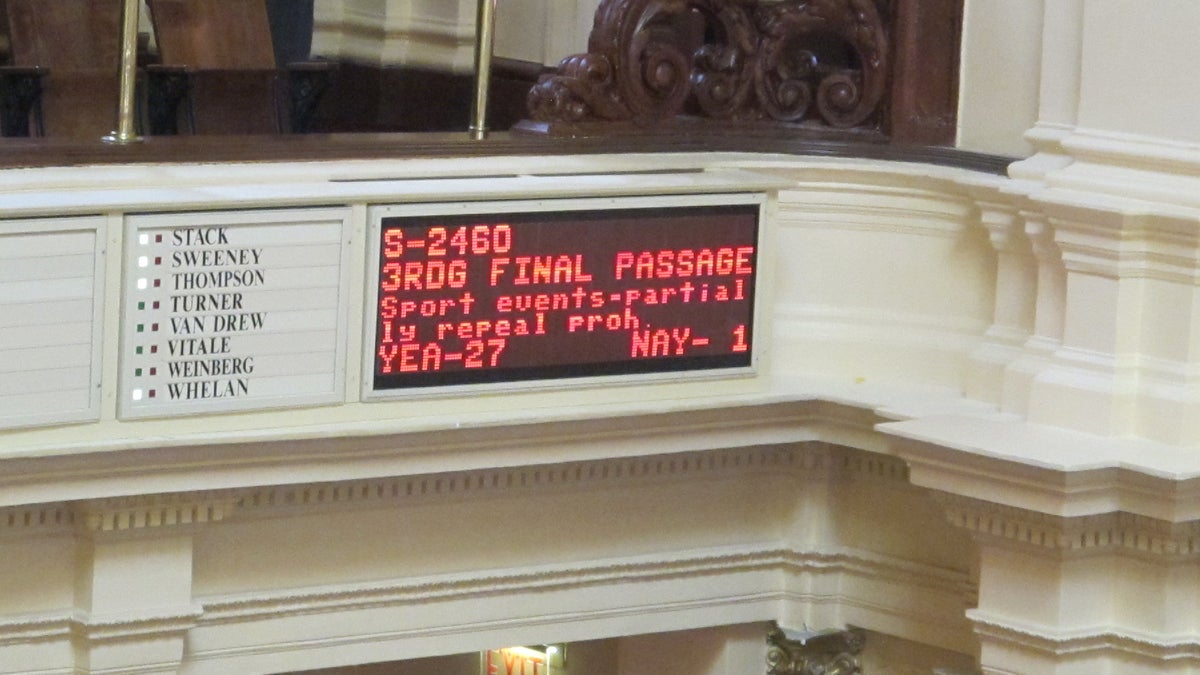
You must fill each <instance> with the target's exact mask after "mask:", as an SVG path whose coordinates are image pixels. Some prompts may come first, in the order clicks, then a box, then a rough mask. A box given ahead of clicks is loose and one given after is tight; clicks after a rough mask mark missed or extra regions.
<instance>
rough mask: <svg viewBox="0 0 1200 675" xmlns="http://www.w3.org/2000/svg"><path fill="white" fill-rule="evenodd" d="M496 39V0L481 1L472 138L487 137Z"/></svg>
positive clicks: (476, 29)
mask: <svg viewBox="0 0 1200 675" xmlns="http://www.w3.org/2000/svg"><path fill="white" fill-rule="evenodd" d="M495 38H496V0H479V13H478V15H477V16H476V19H475V101H474V103H473V105H472V107H471V137H472V138H474V139H475V140H482V139H483V138H485V137H487V107H488V88H489V87H490V85H491V80H492V50H493V47H492V45H493V43H494V42H495Z"/></svg>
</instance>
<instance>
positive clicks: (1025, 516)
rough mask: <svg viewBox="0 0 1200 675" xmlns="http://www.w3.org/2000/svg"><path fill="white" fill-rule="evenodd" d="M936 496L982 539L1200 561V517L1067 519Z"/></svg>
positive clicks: (955, 520) (954, 520)
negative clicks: (1189, 519) (1182, 519)
mask: <svg viewBox="0 0 1200 675" xmlns="http://www.w3.org/2000/svg"><path fill="white" fill-rule="evenodd" d="M934 498H935V499H936V500H937V501H938V502H939V503H940V504H941V505H942V508H943V509H944V510H945V513H946V517H947V520H949V522H950V523H951V524H953V525H955V526H956V527H960V528H962V529H964V530H967V531H968V532H970V533H971V535H972V536H974V537H975V538H976V539H983V540H989V541H994V542H1001V543H1008V544H1012V545H1016V546H1021V547H1028V548H1033V549H1041V550H1043V551H1047V552H1054V553H1059V554H1064V555H1084V554H1106V553H1121V554H1127V555H1134V556H1139V557H1143V558H1151V559H1165V560H1168V561H1177V562H1194V561H1197V560H1200V521H1192V522H1188V523H1169V522H1165V521H1163V520H1159V519H1156V518H1149V517H1146V516H1140V515H1136V514H1131V513H1121V512H1112V513H1103V514H1097V515H1090V516H1079V517H1062V516H1056V515H1051V514H1046V513H1038V512H1035V511H1030V510H1026V509H1021V508H1015V507H1012V506H1002V505H999V504H995V503H992V502H986V501H983V500H979V499H973V498H970V497H963V496H959V495H949V494H946V493H934Z"/></svg>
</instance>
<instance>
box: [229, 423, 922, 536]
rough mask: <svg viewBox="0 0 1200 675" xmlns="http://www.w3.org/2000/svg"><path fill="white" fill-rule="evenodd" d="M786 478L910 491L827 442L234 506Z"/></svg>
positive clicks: (308, 488)
mask: <svg viewBox="0 0 1200 675" xmlns="http://www.w3.org/2000/svg"><path fill="white" fill-rule="evenodd" d="M780 473H786V474H788V475H790V476H792V477H793V479H795V480H798V481H805V480H830V479H836V480H870V481H877V482H881V483H892V484H903V485H907V484H908V471H907V467H906V466H905V464H904V463H903V462H900V461H899V460H896V459H895V458H891V457H886V456H882V455H876V454H873V453H868V452H862V451H856V450H852V449H850V448H845V447H841V446H834V445H831V444H829V443H824V442H807V443H790V444H782V445H762V446H753V447H745V448H728V449H721V450H708V451H700V452H688V453H672V454H665V455H652V456H639V457H625V458H608V459H600V460H591V461H583V462H567V463H557V464H539V465H529V466H516V467H496V468H489V469H480V470H473V471H460V472H445V473H434V474H421V475H413V476H397V477H391V478H385V479H376V480H358V481H340V482H333V483H311V484H304V485H273V486H265V487H261V488H254V489H249V490H240V491H237V493H236V497H234V498H232V500H231V501H228V504H229V506H230V508H231V510H232V511H235V512H236V514H237V517H238V518H247V517H273V516H279V515H287V514H290V513H293V512H303V513H312V512H313V510H314V509H324V510H328V509H356V508H374V507H382V506H386V505H389V504H394V503H398V502H407V501H414V500H436V499H445V498H453V499H455V500H458V501H462V500H467V499H483V498H490V497H495V496H500V495H506V494H512V493H520V492H526V491H557V490H579V489H607V488H609V487H611V486H614V485H631V484H639V483H663V482H673V481H685V480H711V479H716V478H722V477H730V476H738V475H754V474H763V475H778V474H780ZM222 498H223V497H222ZM222 503H225V502H222Z"/></svg>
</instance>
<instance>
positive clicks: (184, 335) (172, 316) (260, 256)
mask: <svg viewBox="0 0 1200 675" xmlns="http://www.w3.org/2000/svg"><path fill="white" fill-rule="evenodd" d="M126 223H127V226H126V235H125V236H126V240H125V241H126V245H125V253H126V255H125V278H124V290H123V295H124V303H123V307H122V311H123V317H122V332H121V337H122V340H121V372H120V391H121V399H120V406H119V414H120V415H121V416H122V417H123V418H139V417H161V416H170V415H178V414H187V413H208V412H230V411H239V410H251V409H262V408H273V407H288V406H294V405H316V404H322V403H341V402H343V401H344V400H345V391H344V389H345V368H346V365H345V361H346V359H345V344H346V335H347V328H346V325H347V323H348V311H347V307H348V304H347V301H348V298H349V288H350V286H349V278H350V275H349V252H350V226H349V209H347V208H327V209H303V210H246V211H233V212H211V213H187V214H146V215H134V216H130V217H128V218H127V219H126Z"/></svg>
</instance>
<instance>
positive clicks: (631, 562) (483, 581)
mask: <svg viewBox="0 0 1200 675" xmlns="http://www.w3.org/2000/svg"><path fill="white" fill-rule="evenodd" d="M772 571H783V572H786V573H788V574H791V575H802V574H812V573H819V574H835V575H837V574H843V575H849V576H856V577H862V578H870V579H873V580H876V581H877V580H879V579H884V580H895V581H897V582H904V583H905V584H907V583H912V584H916V585H918V586H919V587H921V588H924V589H926V591H928V592H937V593H941V594H948V595H954V596H964V599H965V596H966V595H971V597H972V598H973V597H974V596H973V595H972V594H973V593H974V586H973V585H972V583H971V581H970V579H969V577H968V574H967V573H966V572H965V571H958V570H949V569H945V568H940V567H936V566H932V565H925V564H920V563H914V562H911V561H904V560H900V559H894V558H890V557H886V556H879V555H874V554H870V553H868V552H864V551H858V550H854V549H847V548H833V549H830V550H819V549H818V550H796V549H789V548H779V547H774V546H770V545H765V546H752V545H751V546H740V547H727V548H721V549H706V550H694V551H678V552H674V553H670V554H665V555H654V556H634V557H626V558H613V559H604V560H595V561H588V562H584V563H568V564H557V565H540V566H534V567H525V568H520V569H506V570H487V571H476V572H468V573H456V574H443V575H436V576H429V577H415V578H408V579H403V580H397V581H387V582H379V583H370V584H353V585H343V586H335V587H324V588H318V589H292V590H282V591H270V592H260V593H253V594H241V595H230V596H213V597H208V598H200V599H199V601H200V603H201V604H202V605H203V608H204V614H203V617H202V618H201V619H200V623H201V624H203V625H216V624H227V623H238V622H244V621H256V620H260V619H264V618H274V617H279V616H291V615H304V614H320V613H329V612H342V611H350V610H359V609H369V608H376V607H388V606H397V605H408V604H421V603H430V602H438V601H454V600H467V599H471V598H477V597H483V596H497V595H515V594H522V593H539V592H546V591H552V590H562V589H573V588H586V587H593V586H602V585H606V584H612V583H621V584H642V583H651V582H656V581H670V580H672V579H695V578H697V577H705V576H710V577H717V576H730V575H739V574H748V573H757V572H772ZM781 583H782V582H781ZM895 587H896V588H898V589H899V588H904V587H905V586H904V585H896V586H895ZM755 594H756V597H758V596H760V595H761V596H763V597H773V598H777V599H782V598H785V597H792V596H794V595H795V594H794V593H793V592H792V591H789V590H787V588H785V586H783V585H780V586H777V587H774V588H762V589H760V590H758V591H756V592H755ZM731 600H733V599H732V598H731ZM847 600H848V598H847V597H845V596H839V598H838V601H847ZM849 600H851V601H854V600H861V601H865V600H866V599H865V598H859V599H854V598H849ZM823 601H824V602H828V601H829V598H828V597H826V598H824V600H823Z"/></svg>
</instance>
